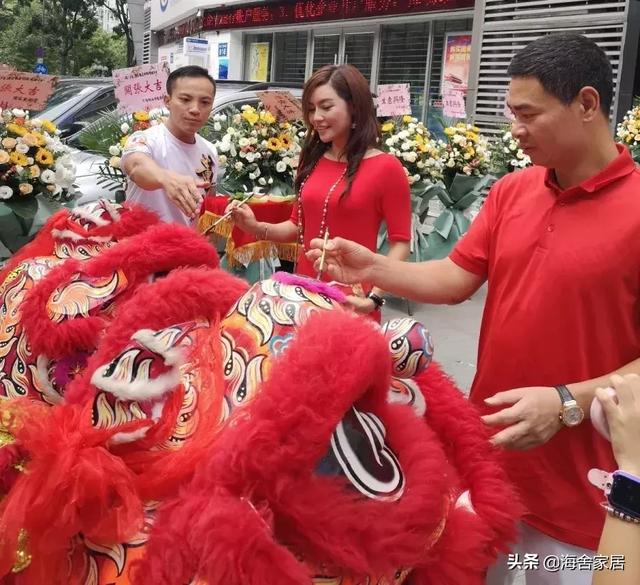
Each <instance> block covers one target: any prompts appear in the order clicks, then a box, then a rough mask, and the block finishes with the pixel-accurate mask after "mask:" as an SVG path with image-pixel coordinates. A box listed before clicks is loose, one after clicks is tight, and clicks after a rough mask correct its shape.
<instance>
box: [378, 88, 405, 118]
mask: <svg viewBox="0 0 640 585" xmlns="http://www.w3.org/2000/svg"><path fill="white" fill-rule="evenodd" d="M410 113H411V95H410V94H409V84H408V83H391V84H387V85H379V86H378V109H377V116H378V117H382V116H403V115H404V114H410Z"/></svg>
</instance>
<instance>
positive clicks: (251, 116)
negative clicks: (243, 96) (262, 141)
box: [242, 108, 260, 126]
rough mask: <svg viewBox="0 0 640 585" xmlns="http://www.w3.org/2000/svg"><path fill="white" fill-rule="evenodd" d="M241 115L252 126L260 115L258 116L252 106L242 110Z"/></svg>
mask: <svg viewBox="0 0 640 585" xmlns="http://www.w3.org/2000/svg"><path fill="white" fill-rule="evenodd" d="M242 117H243V118H244V119H245V120H246V121H247V122H249V124H251V125H252V126H253V125H254V124H255V123H256V122H257V121H258V120H259V119H260V116H258V114H257V113H256V111H255V110H254V109H253V108H247V109H246V110H245V111H244V112H242Z"/></svg>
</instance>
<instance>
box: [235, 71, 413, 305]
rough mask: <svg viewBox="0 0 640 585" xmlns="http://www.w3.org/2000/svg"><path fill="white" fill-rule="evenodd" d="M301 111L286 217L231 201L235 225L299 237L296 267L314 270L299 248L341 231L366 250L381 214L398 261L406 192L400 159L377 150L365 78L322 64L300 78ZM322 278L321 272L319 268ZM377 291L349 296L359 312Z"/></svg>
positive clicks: (275, 237)
mask: <svg viewBox="0 0 640 585" xmlns="http://www.w3.org/2000/svg"><path fill="white" fill-rule="evenodd" d="M302 110H303V114H304V120H305V123H306V126H307V128H308V132H307V136H306V138H305V141H304V144H303V146H302V152H301V155H300V165H299V171H298V176H297V177H296V182H295V186H296V191H297V193H298V201H297V203H296V205H295V206H294V208H293V212H292V214H291V218H290V219H289V220H287V221H284V222H281V223H277V224H272V223H266V222H261V221H258V220H256V218H255V216H254V214H253V212H252V211H251V209H250V207H249V206H247V205H244V206H241V207H237V206H235V205H234V204H231V205H230V206H229V210H231V211H232V219H233V221H234V223H235V224H236V226H238V227H239V228H240V229H243V230H244V231H247V232H249V233H251V234H253V235H254V236H255V237H256V238H257V239H259V240H270V241H273V242H293V241H297V242H298V243H299V244H300V250H299V255H298V262H297V266H296V273H297V274H301V275H303V276H310V277H315V276H316V272H315V271H314V270H313V266H312V264H311V263H310V262H309V261H308V260H307V259H306V257H305V254H304V253H305V250H306V249H307V248H308V246H309V242H310V241H311V240H312V239H313V238H317V237H320V238H324V237H325V234H326V233H327V230H328V232H329V235H330V237H332V238H334V237H338V236H339V237H343V238H348V239H350V240H353V241H356V242H358V243H360V244H362V245H364V246H366V247H367V248H369V249H370V250H372V251H375V250H376V248H377V238H378V231H379V229H380V225H381V224H382V222H383V221H384V222H385V223H386V225H387V230H388V233H389V241H390V242H391V245H390V248H389V252H388V255H389V257H392V258H395V259H399V260H403V259H405V258H406V257H407V256H408V255H409V241H410V239H411V195H410V190H409V182H408V180H407V177H406V174H405V172H404V169H403V167H402V165H401V164H400V162H399V161H398V160H397V159H396V158H395V157H394V156H392V155H390V154H386V153H383V152H382V151H380V150H379V149H378V145H379V142H380V126H379V124H378V120H377V118H376V114H375V107H374V104H373V98H372V95H371V90H370V88H369V83H368V82H367V80H366V79H365V78H364V76H363V75H362V74H361V73H360V72H359V71H358V70H357V69H356V68H355V67H353V66H352V65H327V66H325V67H322V68H321V69H318V71H316V72H315V73H314V74H313V75H312V76H311V77H310V78H309V80H308V81H307V82H306V83H305V86H304V91H303V94H302ZM323 277H324V275H323ZM383 294H384V293H383V291H381V290H380V289H377V288H374V287H372V286H371V285H370V284H368V283H362V287H355V289H354V292H353V294H350V295H349V296H348V301H349V303H350V304H351V306H352V307H353V308H354V309H355V310H356V311H358V312H360V313H374V312H377V311H378V310H379V309H380V307H381V306H382V304H383V302H384V301H383Z"/></svg>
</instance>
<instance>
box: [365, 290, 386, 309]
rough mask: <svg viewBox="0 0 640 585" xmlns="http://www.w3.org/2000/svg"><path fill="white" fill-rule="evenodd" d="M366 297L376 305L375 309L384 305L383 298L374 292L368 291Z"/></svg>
mask: <svg viewBox="0 0 640 585" xmlns="http://www.w3.org/2000/svg"><path fill="white" fill-rule="evenodd" d="M367 298H368V299H371V300H372V301H373V302H374V304H375V305H376V309H380V308H381V307H382V305H384V299H383V298H382V297H381V296H380V295H377V294H376V293H374V292H370V293H369V294H368V295H367Z"/></svg>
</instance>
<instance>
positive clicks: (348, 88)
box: [295, 65, 380, 195]
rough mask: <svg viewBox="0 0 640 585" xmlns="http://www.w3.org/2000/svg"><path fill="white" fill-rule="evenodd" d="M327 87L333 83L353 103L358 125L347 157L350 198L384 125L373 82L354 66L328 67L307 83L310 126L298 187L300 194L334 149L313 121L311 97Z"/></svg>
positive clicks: (304, 109)
mask: <svg viewBox="0 0 640 585" xmlns="http://www.w3.org/2000/svg"><path fill="white" fill-rule="evenodd" d="M326 84H329V85H330V86H331V87H332V88H333V89H334V90H335V92H336V93H337V94H338V95H339V96H340V97H341V98H342V99H343V100H345V101H346V102H347V103H348V104H349V109H350V111H351V116H352V120H351V121H352V123H355V128H352V129H351V132H350V134H349V140H348V141H347V145H346V148H345V151H346V152H345V153H344V154H345V155H346V157H347V186H346V187H345V190H344V191H343V193H342V195H346V194H347V193H349V190H350V189H351V184H352V183H353V178H354V177H355V174H356V171H357V170H358V166H359V165H360V162H361V161H362V159H363V158H364V155H365V153H366V152H367V150H369V149H370V148H375V147H376V146H377V145H378V143H379V142H380V125H379V124H378V119H377V118H376V113H375V108H374V105H373V97H372V95H371V89H370V88H369V82H368V81H367V80H366V79H365V78H364V76H363V75H362V73H360V71H358V70H357V69H356V68H355V67H354V66H353V65H325V66H324V67H321V68H320V69H318V70H317V71H316V72H315V73H314V74H313V75H312V76H311V77H310V78H309V79H308V80H307V82H306V83H305V84H304V89H303V91H302V112H303V115H304V122H305V124H306V126H307V136H306V137H305V140H304V143H303V145H302V152H301V153H300V169H299V171H298V175H297V176H296V182H295V185H296V190H297V191H298V192H299V191H300V187H301V185H302V183H303V182H304V180H305V179H306V178H307V177H308V176H309V175H310V174H311V171H313V169H314V167H315V166H316V164H317V162H318V161H319V160H320V157H322V156H323V155H324V153H325V152H326V151H327V150H328V148H329V146H330V144H325V143H324V142H322V141H321V140H320V137H319V136H318V133H317V132H316V131H315V130H314V129H313V126H312V125H311V122H310V120H309V108H310V106H311V103H310V102H311V96H312V95H313V92H314V91H315V90H316V89H318V88H319V87H321V86H322V85H326Z"/></svg>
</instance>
